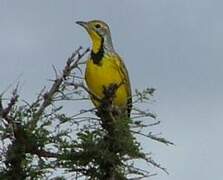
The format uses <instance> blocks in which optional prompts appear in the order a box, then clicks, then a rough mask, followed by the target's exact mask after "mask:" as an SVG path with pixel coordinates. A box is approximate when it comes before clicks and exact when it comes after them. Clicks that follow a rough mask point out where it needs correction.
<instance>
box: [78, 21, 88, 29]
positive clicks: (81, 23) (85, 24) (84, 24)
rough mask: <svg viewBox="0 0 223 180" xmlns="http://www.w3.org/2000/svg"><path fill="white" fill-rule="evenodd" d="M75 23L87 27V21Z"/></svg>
mask: <svg viewBox="0 0 223 180" xmlns="http://www.w3.org/2000/svg"><path fill="white" fill-rule="evenodd" d="M76 24H78V25H80V26H82V27H84V28H85V29H87V27H88V24H87V22H84V21H76Z"/></svg>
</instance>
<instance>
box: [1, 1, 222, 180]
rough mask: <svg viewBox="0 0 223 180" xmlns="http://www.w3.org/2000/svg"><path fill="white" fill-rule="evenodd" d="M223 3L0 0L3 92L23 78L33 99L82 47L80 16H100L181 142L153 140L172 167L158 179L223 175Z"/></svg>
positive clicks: (136, 82) (136, 80)
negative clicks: (152, 89)
mask: <svg viewBox="0 0 223 180" xmlns="http://www.w3.org/2000/svg"><path fill="white" fill-rule="evenodd" d="M222 8H223V1H220V0H110V1H108V0H94V1H92V0H88V1H87V0H79V1H78V0H76V1H75V0H67V1H61V0H48V1H46V0H39V1H30V0H20V1H8V0H0V62H1V65H0V82H1V84H0V92H2V91H3V90H4V89H5V88H6V87H7V86H8V85H9V84H10V83H12V82H14V81H15V80H16V79H17V78H18V77H19V80H20V82H21V84H22V87H21V90H20V91H21V93H22V96H23V98H25V99H27V100H32V99H33V98H34V97H35V95H36V94H37V93H38V92H39V90H40V89H41V88H42V87H43V86H44V85H45V84H49V82H48V81H47V79H50V78H52V77H53V75H54V74H53V70H52V66H51V65H52V64H54V65H55V66H56V67H57V68H58V69H61V68H62V67H63V64H64V63H65V60H66V58H67V57H68V56H69V55H70V54H71V52H72V51H73V50H74V49H75V48H77V47H78V46H79V45H82V46H84V47H88V46H90V41H89V38H88V36H87V34H86V32H84V30H83V29H82V28H80V27H79V26H78V25H76V24H75V23H74V22H75V21H76V20H91V19H101V20H104V21H106V22H107V23H108V24H109V25H110V28H111V31H112V38H113V43H114V46H115V49H116V50H117V51H118V52H119V54H120V55H121V56H122V57H123V59H124V61H125V63H126V66H127V67H128V70H129V74H130V78H131V81H132V86H133V89H134V88H145V87H155V88H156V89H157V92H156V94H155V100H156V102H155V103H153V104H152V106H151V107H152V109H153V110H154V111H155V112H156V113H157V114H158V118H159V119H160V120H161V121H162V124H161V126H159V127H158V128H157V130H158V131H160V132H162V134H163V135H164V136H165V137H168V138H169V139H170V140H171V141H173V142H174V143H175V144H176V146H173V147H171V146H170V147H168V146H164V145H159V144H156V143H151V142H147V143H144V144H145V148H147V150H149V151H150V150H151V151H152V152H153V155H154V158H155V159H156V160H158V161H159V162H160V163H161V164H162V165H163V166H165V167H167V168H168V171H169V173H170V175H166V174H164V173H162V172H159V175H157V176H155V177H152V178H151V179H153V180H189V179H191V180H193V179H198V180H200V179H202V180H211V179H214V180H220V179H222V178H223V175H222V171H223V166H222V162H223V155H222V152H223V141H222V137H223V130H222V129H223V112H222V111H223V109H222V107H223V95H222V93H223V80H222V79H223V45H222V42H223V20H222V19H223V10H222Z"/></svg>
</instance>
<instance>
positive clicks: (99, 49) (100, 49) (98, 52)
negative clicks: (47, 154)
mask: <svg viewBox="0 0 223 180" xmlns="http://www.w3.org/2000/svg"><path fill="white" fill-rule="evenodd" d="M103 56H104V38H103V37H100V39H97V40H95V41H94V40H93V44H92V50H91V59H92V60H93V62H94V64H97V65H99V64H100V62H101V60H102V58H103Z"/></svg>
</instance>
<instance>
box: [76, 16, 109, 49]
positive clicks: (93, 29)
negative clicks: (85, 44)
mask: <svg viewBox="0 0 223 180" xmlns="http://www.w3.org/2000/svg"><path fill="white" fill-rule="evenodd" d="M76 23H77V24H79V25H80V26H82V27H84V28H85V29H86V31H87V32H88V34H89V36H90V38H91V40H92V50H93V52H94V53H97V52H98V51H99V50H100V48H102V46H104V47H105V48H111V49H112V48H113V46H112V40H111V33H110V30H109V26H108V25H107V24H106V23H105V22H103V21H100V20H92V21H87V22H85V21H77V22H76Z"/></svg>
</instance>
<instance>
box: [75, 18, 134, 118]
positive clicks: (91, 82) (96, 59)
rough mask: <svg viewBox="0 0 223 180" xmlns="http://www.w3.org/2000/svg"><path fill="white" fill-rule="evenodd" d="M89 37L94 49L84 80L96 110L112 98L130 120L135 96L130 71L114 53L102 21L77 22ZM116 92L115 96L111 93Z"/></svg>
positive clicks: (87, 63) (115, 105)
mask: <svg viewBox="0 0 223 180" xmlns="http://www.w3.org/2000/svg"><path fill="white" fill-rule="evenodd" d="M76 23H77V24H78V25H80V26H82V27H83V28H84V29H85V30H86V31H87V33H88V34H89V36H90V39H91V41H92V47H91V52H90V56H89V58H88V59H87V62H86V69H85V81H86V84H87V87H88V89H89V91H90V96H91V100H92V102H93V104H94V105H95V107H96V108H99V107H101V105H102V100H103V99H105V98H109V93H110V96H112V98H111V99H112V100H111V101H112V102H111V104H112V106H114V107H116V108H117V109H119V110H121V112H124V113H125V114H126V115H127V117H130V113H131V110H132V93H131V85H130V79H129V75H128V71H127V68H126V66H125V64H124V62H123V60H122V58H121V57H120V56H119V54H118V53H117V52H116V51H115V49H114V47H113V43H112V38H111V32H110V28H109V26H108V25H107V24H106V23H105V22H104V21H101V20H90V21H76ZM112 93H113V94H112Z"/></svg>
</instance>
